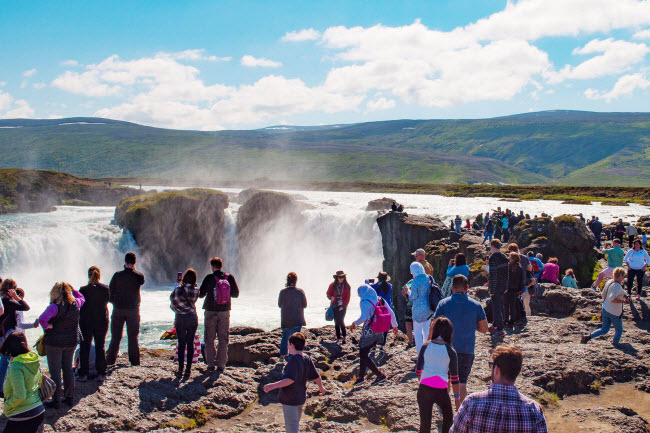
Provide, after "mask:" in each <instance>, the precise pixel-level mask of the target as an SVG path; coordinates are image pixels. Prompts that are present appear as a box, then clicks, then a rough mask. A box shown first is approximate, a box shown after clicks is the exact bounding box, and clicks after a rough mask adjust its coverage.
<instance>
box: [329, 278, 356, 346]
mask: <svg viewBox="0 0 650 433" xmlns="http://www.w3.org/2000/svg"><path fill="white" fill-rule="evenodd" d="M332 277H333V278H334V281H333V282H332V283H331V284H330V285H329V287H328V288H327V299H329V300H330V306H331V307H332V311H333V312H334V330H335V332H336V342H337V343H341V342H343V344H345V338H346V332H345V313H346V312H347V309H348V304H349V303H350V291H351V288H350V284H349V283H348V280H347V276H346V274H345V272H343V271H336V273H335V274H334V275H332Z"/></svg>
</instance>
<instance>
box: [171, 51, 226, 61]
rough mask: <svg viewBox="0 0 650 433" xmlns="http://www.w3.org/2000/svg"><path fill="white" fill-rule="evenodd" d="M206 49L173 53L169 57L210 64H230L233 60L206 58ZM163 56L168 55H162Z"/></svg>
mask: <svg viewBox="0 0 650 433" xmlns="http://www.w3.org/2000/svg"><path fill="white" fill-rule="evenodd" d="M204 52H205V50H204V49H202V48H201V49H193V50H185V51H179V52H177V53H171V54H169V56H170V57H171V58H173V59H177V60H204V61H208V62H229V61H230V60H232V57H217V56H212V55H210V56H206V55H204ZM160 54H161V55H163V56H164V55H166V53H160Z"/></svg>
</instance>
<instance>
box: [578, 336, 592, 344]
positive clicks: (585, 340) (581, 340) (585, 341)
mask: <svg viewBox="0 0 650 433" xmlns="http://www.w3.org/2000/svg"><path fill="white" fill-rule="evenodd" d="M589 340H591V335H583V336H582V338H580V344H587V343H588V342H589Z"/></svg>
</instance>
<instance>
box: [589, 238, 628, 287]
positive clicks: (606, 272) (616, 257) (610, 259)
mask: <svg viewBox="0 0 650 433" xmlns="http://www.w3.org/2000/svg"><path fill="white" fill-rule="evenodd" d="M612 244H613V246H612V248H609V249H607V250H603V254H605V256H606V257H607V267H606V268H605V269H603V270H602V271H600V273H598V278H596V281H595V282H594V284H592V285H591V288H592V289H596V288H598V287H600V283H601V282H602V281H603V280H607V279H609V278H612V275H614V269H616V268H620V267H622V266H623V259H624V258H625V251H623V249H622V248H621V241H620V239H618V238H617V239H614V240H613V241H612ZM605 246H607V244H605Z"/></svg>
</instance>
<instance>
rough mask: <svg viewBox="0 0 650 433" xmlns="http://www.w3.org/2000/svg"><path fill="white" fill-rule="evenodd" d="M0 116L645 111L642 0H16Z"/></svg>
mask: <svg viewBox="0 0 650 433" xmlns="http://www.w3.org/2000/svg"><path fill="white" fill-rule="evenodd" d="M0 41H2V44H1V45H0V46H2V54H3V55H2V60H0V118H14V117H32V118H48V117H72V116H102V117H109V118H115V119H122V120H129V121H133V122H138V123H143V124H147V125H154V126H161V127H169V128H188V129H205V130H214V129H223V128H233V129H246V128H257V127H262V126H267V125H274V124H304V125H316V124H328V123H352V122H362V121H373V120H386V119H396V118H477V117H492V116H499V115H506V114H515V113H521V112H527V111H538V110H549V109H575V110H594V111H650V107H649V105H650V104H648V102H647V101H648V100H650V99H649V98H648V96H650V95H649V94H650V70H649V68H648V60H647V58H648V53H649V52H650V48H649V47H648V45H650V2H649V1H641V0H519V1H511V2H505V1H499V0H474V1H470V0H454V1H443V0H430V1H408V0H407V1H399V2H397V1H394V0H393V1H383V0H374V1H331V0H330V1H261V0H260V1H243V0H240V1H218V2H217V1H186V2H181V1H177V2H161V1H137V2H133V1H111V2H107V1H93V2H80V1H57V2H51V1H50V2H48V1H22V2H4V4H3V11H2V13H1V14H0Z"/></svg>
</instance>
